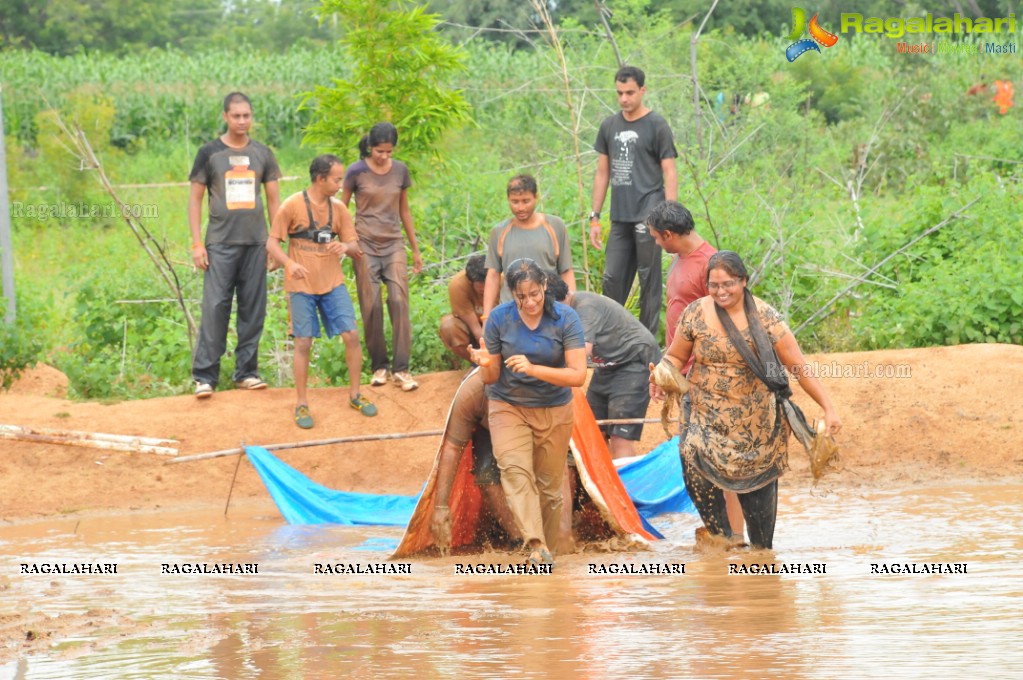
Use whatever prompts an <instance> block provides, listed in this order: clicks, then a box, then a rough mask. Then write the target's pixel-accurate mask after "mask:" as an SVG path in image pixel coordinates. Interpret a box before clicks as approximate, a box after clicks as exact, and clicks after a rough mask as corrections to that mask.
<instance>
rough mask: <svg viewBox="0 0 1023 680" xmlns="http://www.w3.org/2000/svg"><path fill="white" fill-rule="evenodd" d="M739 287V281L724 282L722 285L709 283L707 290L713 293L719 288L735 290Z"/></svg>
mask: <svg viewBox="0 0 1023 680" xmlns="http://www.w3.org/2000/svg"><path fill="white" fill-rule="evenodd" d="M737 285H739V280H738V279H732V280H730V281H722V282H721V283H708V284H707V290H709V291H710V292H712V293H713V292H714V291H715V290H717V289H718V288H724V289H726V290H727V289H729V288H735V287H736V286H737Z"/></svg>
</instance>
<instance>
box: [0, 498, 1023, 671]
mask: <svg viewBox="0 0 1023 680" xmlns="http://www.w3.org/2000/svg"><path fill="white" fill-rule="evenodd" d="M1020 491H1021V489H1020V488H1019V487H1012V486H979V487H968V488H963V487H960V488H956V489H912V490H900V491H891V492H869V493H864V492H861V491H857V490H843V491H836V492H834V493H832V494H830V495H828V496H826V497H823V498H821V497H812V496H811V495H810V494H808V493H806V492H804V491H795V490H788V492H787V493H784V494H783V495H782V506H781V508H780V511H779V523H778V532H777V536H776V541H775V545H776V549H775V550H774V551H773V552H767V551H764V552H747V553H742V554H735V553H731V554H729V553H721V552H713V551H711V552H705V551H696V550H695V549H694V546H693V540H692V537H693V530H694V529H695V527H696V526H697V524H698V521H697V520H696V519H695V517H692V516H688V515H676V516H672V517H669V518H668V519H667V520H665V521H662V522H661V524H660V526H661V528H662V530H663V532H664V533H665V535H666V536H668V540H667V541H665V542H662V543H659V544H657V545H655V546H654V549H653V550H651V551H648V552H643V553H634V554H609V553H581V554H576V555H571V556H564V557H561V558H559V566H558V569H557V570H556V573H555V574H554V575H553V576H542V577H537V576H533V577H527V576H507V575H466V574H455V573H454V569H455V564H456V563H457V562H459V561H462V562H467V561H473V562H476V561H479V560H478V559H477V558H468V557H460V558H455V557H452V558H447V559H436V560H430V561H425V562H416V563H414V564H413V567H412V573H411V574H399V575H385V574H347V575H329V574H316V573H314V565H315V564H316V563H339V562H340V563H353V564H362V565H368V564H373V563H378V562H381V561H382V560H383V559H384V558H385V557H386V555H387V553H388V547H389V546H390V545H393V542H394V541H395V540H397V538H398V537H399V534H400V530H398V529H390V528H352V527H288V526H284V525H282V523H281V520H279V519H278V518H276V517H274V516H269V515H266V514H263V515H260V514H258V513H251V514H245V512H242V511H238V510H234V511H233V513H235V514H233V515H232V517H231V518H230V519H227V520H225V519H223V518H220V517H211V516H209V515H207V514H202V513H191V514H170V513H167V514H161V515H133V516H128V517H108V518H89V519H83V520H81V521H80V522H79V521H78V520H58V521H50V522H41V523H34V524H24V525H17V526H7V527H3V528H0V554H2V555H3V557H2V558H0V588H2V589H3V600H2V604H0V633H2V634H3V638H2V640H3V645H2V647H0V675H2V676H4V677H18V678H68V677H75V678H109V677H166V676H173V675H177V676H183V677H189V678H257V677H272V678H278V677H280V678H317V677H336V676H338V675H339V674H341V673H353V672H354V673H371V674H372V675H374V676H384V677H386V676H391V675H395V676H397V675H402V676H405V675H407V674H408V672H409V671H410V670H411V669H416V671H417V672H418V673H419V674H420V675H422V676H423V677H460V676H464V675H467V676H473V677H495V678H496V677H506V676H507V675H508V674H509V672H511V671H514V672H515V674H517V675H519V676H521V677H526V678H533V677H535V678H540V677H549V676H551V675H559V674H572V675H576V676H582V677H605V676H629V677H637V676H638V677H642V676H663V677H701V678H732V677H770V676H779V677H786V678H800V677H865V678H872V677H877V678H880V677H892V676H896V677H917V676H922V675H925V674H933V673H934V672H935V671H940V672H941V673H942V675H945V674H953V673H960V674H963V675H969V676H974V675H977V674H978V673H980V674H982V675H986V676H1006V677H1012V676H1016V677H1018V676H1020V675H1021V674H1023V657H1021V655H1020V653H1019V652H1018V651H1017V648H1018V623H1017V620H1018V611H1019V603H1020V602H1021V596H1023V579H1021V577H1020V575H1019V573H1018V569H1019V566H1020V564H1021V559H1020V558H1021V557H1023V549H1021V543H1020V540H1019V538H1018V537H1019V536H1020V535H1023V522H1021V520H1020V517H1019V512H1018V498H1019V495H1020ZM484 559H487V560H490V561H498V562H502V561H503V562H507V561H509V560H511V559H512V558H511V557H510V556H508V555H503V554H498V555H490V556H487V557H486V558H484ZM75 562H117V564H118V574H117V575H116V576H109V575H107V576H96V575H93V576H75V577H72V576H58V575H53V574H50V575H20V574H19V573H18V571H19V565H20V564H21V563H75ZM181 562H189V563H196V562H198V563H202V562H243V563H258V564H259V575H258V576H233V575H197V574H190V575H187V574H177V575H168V574H161V573H160V571H161V569H160V565H161V564H163V563H181ZM668 562H673V563H685V574H684V575H631V574H590V573H588V571H589V569H588V566H589V565H590V564H610V563H616V564H636V565H642V564H663V563H668ZM913 562H917V563H934V562H946V563H947V562H952V563H967V564H968V572H967V574H950V575H924V574H917V575H905V574H899V575H877V574H873V575H872V574H871V573H870V565H871V564H872V563H875V564H876V563H883V564H900V563H913ZM764 563H767V564H780V565H781V564H789V565H791V564H797V563H824V564H826V565H827V574H826V575H823V576H822V575H813V574H786V575H775V574H758V575H753V574H750V575H729V573H728V566H729V564H764ZM28 631H32V633H33V634H34V635H36V636H37V638H38V639H36V640H35V641H31V642H27V641H25V635H26V633H27V632H28ZM978 659H982V660H983V665H978Z"/></svg>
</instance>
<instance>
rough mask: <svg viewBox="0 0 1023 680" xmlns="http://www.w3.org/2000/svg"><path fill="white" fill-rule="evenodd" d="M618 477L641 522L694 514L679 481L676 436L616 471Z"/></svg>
mask: <svg viewBox="0 0 1023 680" xmlns="http://www.w3.org/2000/svg"><path fill="white" fill-rule="evenodd" d="M618 476H619V477H621V478H622V484H624V485H625V490H626V491H628V492H629V498H631V499H632V502H633V503H634V504H635V505H636V510H638V511H639V514H640V516H641V517H643V519H650V518H652V517H656V516H657V515H661V514H664V513H666V512H696V507H695V506H694V505H693V501H692V499H690V498H689V493H688V492H686V484H685V482H683V481H682V461H681V459H679V455H678V436H675V437H672V438H671V439H670V440H668V441H666V442H664V443H663V444H661V445H660V446H658V447H657V448H655V449H654V450H653V451H651V452H650V453H648V454H646V455H645V456H643V457H642V458H640V459H639V460H637V461H634V462H632V463H629V464H628V465H623V466H622V467H620V468H618Z"/></svg>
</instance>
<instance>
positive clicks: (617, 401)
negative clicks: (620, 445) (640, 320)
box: [586, 361, 650, 442]
mask: <svg viewBox="0 0 1023 680" xmlns="http://www.w3.org/2000/svg"><path fill="white" fill-rule="evenodd" d="M586 401H587V402H589V404H590V410H591V411H593V417H594V418H596V419H597V420H608V419H614V420H617V419H619V418H646V409H647V406H649V404H650V368H649V367H648V366H647V365H646V364H645V363H642V362H639V361H634V362H630V363H627V364H622V365H621V366H616V367H614V368H598V369H596V370H594V371H593V377H592V378H590V387H589V389H588V390H587V391H586ZM600 430H601V432H603V433H604V434H605V435H607V436H609V437H621V438H622V439H627V440H629V441H634V442H635V441H639V438H640V437H641V436H643V423H636V424H634V425H601V426H600Z"/></svg>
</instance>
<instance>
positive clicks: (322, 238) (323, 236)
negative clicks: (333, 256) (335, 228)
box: [316, 229, 334, 243]
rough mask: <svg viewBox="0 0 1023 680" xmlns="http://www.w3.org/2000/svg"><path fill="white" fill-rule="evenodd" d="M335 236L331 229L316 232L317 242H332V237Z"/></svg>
mask: <svg viewBox="0 0 1023 680" xmlns="http://www.w3.org/2000/svg"><path fill="white" fill-rule="evenodd" d="M333 237H334V232H332V231H330V230H329V229H321V230H320V231H318V232H316V242H317V243H330V239H332V238H333Z"/></svg>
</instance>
